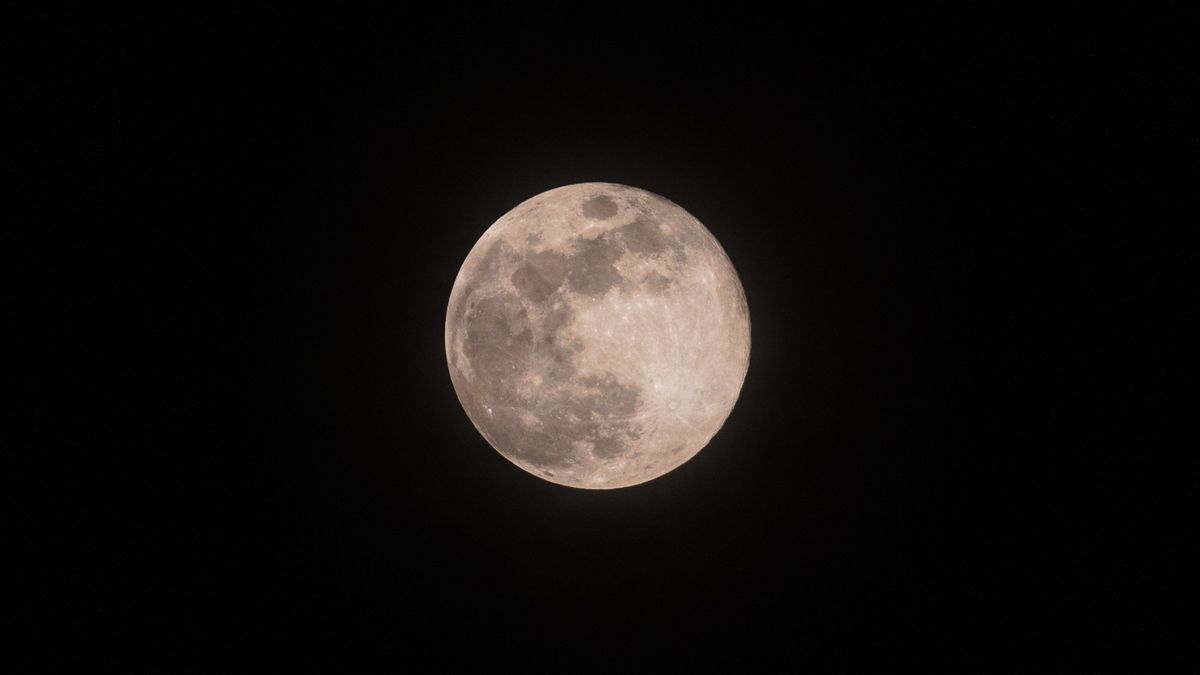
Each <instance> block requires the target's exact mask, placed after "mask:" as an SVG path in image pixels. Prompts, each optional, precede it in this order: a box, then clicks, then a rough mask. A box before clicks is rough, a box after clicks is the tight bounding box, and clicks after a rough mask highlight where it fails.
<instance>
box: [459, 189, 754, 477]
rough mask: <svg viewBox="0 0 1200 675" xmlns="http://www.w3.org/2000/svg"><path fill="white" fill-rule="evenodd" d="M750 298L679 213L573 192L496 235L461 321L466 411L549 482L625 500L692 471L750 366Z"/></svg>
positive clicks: (518, 211) (547, 195)
mask: <svg viewBox="0 0 1200 675" xmlns="http://www.w3.org/2000/svg"><path fill="white" fill-rule="evenodd" d="M749 355H750V318H749V311H748V309H747V306H746V297H745V293H744V292H743V290H742V285H741V282H740V281H739V280H738V277H737V273H736V272H735V271H734V269H733V265H732V264H731V263H730V261H729V258H728V257H727V256H726V254H725V251H724V250H723V249H722V248H721V246H720V244H718V243H717V241H716V239H715V238H713V236H712V234H711V233H709V231H708V230H707V229H706V228H705V227H704V226H703V225H702V224H700V222H699V221H697V220H696V219H695V218H694V217H692V216H691V215H690V214H689V213H687V212H686V211H684V210H683V209H682V208H680V207H679V206H676V205H675V204H673V203H671V202H670V201H668V200H666V199H664V198H662V197H660V196H658V195H655V194H652V193H649V192H646V191H644V190H639V189H637V188H632V187H628V186H624V185H617V184H613V183H583V184H579V185H568V186H565V187H561V188H557V189H554V190H550V191H547V192H543V193H542V194H540V195H537V196H536V197H533V198H531V199H529V200H527V201H525V202H523V203H521V204H520V205H518V206H517V207H516V208H514V209H513V210H511V211H509V212H508V213H507V214H505V215H504V216H503V217H501V218H500V220H498V221H496V223H495V224H493V225H492V226H491V227H490V228H489V229H488V230H487V231H486V232H485V233H484V234H483V236H482V237H481V238H480V239H479V241H478V242H477V243H476V244H475V246H474V248H472V249H471V252H470V253H469V254H468V255H467V259H466V261H465V262H464V263H463V266H462V269H461V270H459V273H458V277H457V279H455V282H454V289H453V291H452V292H451V295H450V305H449V308H448V311H447V314H446V358H447V361H448V364H449V368H450V377H451V380H452V381H453V383H454V388H455V391H456V392H457V393H458V397H459V401H460V402H461V403H462V405H463V408H464V409H465V410H466V412H467V415H468V416H469V417H470V418H471V421H472V422H473V423H474V424H475V426H476V428H477V429H479V431H480V433H482V434H483V436H484V438H486V439H487V440H488V442H489V443H491V445H492V447H494V448H495V449H496V450H497V451H499V452H500V453H501V454H502V455H504V456H505V457H507V458H508V459H509V460H511V461H512V462H513V463H515V464H516V465H517V466H519V467H521V468H522V469H525V470H526V471H528V472H530V473H532V474H534V475H537V476H540V477H542V478H545V479H546V480H549V481H552V482H555V483H559V484H562V485H569V486H572V487H579V488H616V487H624V486H628V485H636V484H638V483H642V482H645V481H648V480H651V479H653V478H657V477H658V476H661V475H663V474H665V473H667V472H669V471H671V470H672V469H674V468H676V467H678V466H679V465H681V464H683V463H684V462H686V461H687V460H689V459H691V458H692V457H693V456H694V455H695V454H696V453H697V452H699V451H700V450H701V449H702V448H703V447H704V446H705V445H707V444H708V442H709V440H710V439H711V438H712V437H713V435H714V434H716V432H717V431H718V430H719V429H720V428H721V426H722V425H723V424H724V423H725V419H726V418H727V417H728V415H729V413H730V411H731V410H732V409H733V406H734V403H735V402H736V401H737V397H738V394H739V392H740V391H741V387H742V382H743V381H744V379H745V375H746V370H747V367H748V365H749Z"/></svg>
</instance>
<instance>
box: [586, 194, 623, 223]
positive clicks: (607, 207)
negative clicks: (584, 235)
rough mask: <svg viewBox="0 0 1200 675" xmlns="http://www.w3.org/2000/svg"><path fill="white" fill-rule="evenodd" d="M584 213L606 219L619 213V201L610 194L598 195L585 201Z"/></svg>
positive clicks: (589, 216) (595, 217)
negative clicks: (615, 200) (614, 199)
mask: <svg viewBox="0 0 1200 675" xmlns="http://www.w3.org/2000/svg"><path fill="white" fill-rule="evenodd" d="M583 215H585V216H587V217H588V218H593V219H595V220H605V219H608V218H612V217H613V216H615V215H617V203H616V202H614V201H613V200H612V198H611V197H609V196H608V195H596V196H595V197H592V198H591V199H589V200H587V201H586V202H584V203H583Z"/></svg>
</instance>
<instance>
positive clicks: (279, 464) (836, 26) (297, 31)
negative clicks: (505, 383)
mask: <svg viewBox="0 0 1200 675" xmlns="http://www.w3.org/2000/svg"><path fill="white" fill-rule="evenodd" d="M902 18H903V19H907V20H908V21H909V22H911V23H913V24H915V26H916V29H910V28H905V29H904V30H901V29H899V23H898V21H899V20H900V19H902ZM1116 18H1117V19H1118V21H1116V22H1114V23H1115V24H1118V25H1120V26H1121V27H1120V28H1119V29H1115V28H1108V27H1106V28H1104V29H1101V28H1099V27H1093V26H1084V25H1080V24H1079V23H1078V21H1075V20H1066V21H1061V22H1059V21H1050V20H1047V19H1046V18H1045V17H1041V18H1039V19H1038V20H1036V21H1034V20H1028V21H1026V20H1021V19H1016V20H1013V19H1010V20H1008V21H1003V20H1001V18H999V17H968V16H948V15H944V14H939V15H938V16H937V17H913V16H905V17H900V16H883V17H874V18H873V19H872V21H871V22H870V25H867V22H866V20H865V18H864V17H855V18H854V19H853V20H835V19H831V18H827V17H817V16H813V15H798V16H782V15H781V16H768V15H755V14H747V15H738V14H732V13H729V12H726V11H718V10H713V9H692V10H689V11H687V12H684V13H682V14H673V15H663V16H653V15H650V14H647V13H646V12H645V11H644V10H637V11H634V10H623V9H618V8H611V9H604V8H589V9H572V8H565V7H559V8H558V9H556V10H555V11H554V12H553V13H543V14H528V15H517V14H513V13H511V12H509V11H508V10H505V9H499V8H497V9H490V10H480V11H475V10H467V9H462V10H446V11H442V12H437V13H436V14H435V13H424V14H421V15H419V16H418V15H416V14H413V13H411V12H409V11H405V10H400V9H396V10H393V11H390V12H386V11H385V12H379V13H370V14H366V13H365V14H363V15H357V16H349V15H345V14H342V15H337V16H334V15H325V14H310V15H296V14H280V15H267V16H261V15H255V16H251V15H248V14H244V13H242V14H239V13H231V14H220V15H217V14H210V15H204V16H201V15H192V14H187V13H183V12H180V13H178V14H170V15H167V14H160V15H141V14H139V15H122V16H115V15H108V14H104V15H97V16H71V17H63V16H50V15H43V16H41V17H40V18H39V19H38V22H39V26H40V27H41V28H43V29H45V36H46V37H45V38H44V43H43V47H49V49H45V50H44V51H43V53H44V54H47V56H46V57H45V58H46V59H47V61H48V63H49V65H50V72H52V73H53V76H52V77H48V78H46V79H44V80H39V81H38V82H37V83H35V86H34V88H33V90H32V91H33V92H34V93H33V94H32V95H31V98H33V99H37V100H40V101H50V102H51V103H52V104H53V106H54V107H55V108H56V109H57V111H58V112H59V113H63V112H65V113H66V114H65V115H63V117H62V119H63V122H62V123H61V125H60V127H59V130H58V132H57V133H58V134H60V135H61V136H63V137H66V138H71V139H75V140H74V141H73V143H74V150H75V151H76V152H73V153H71V154H70V155H53V156H47V155H48V153H45V154H43V156H42V158H41V161H42V162H44V163H45V164H46V165H47V167H48V168H50V169H52V170H53V171H55V172H57V173H56V174H55V175H56V177H55V178H54V179H53V180H52V181H47V182H46V184H44V185H42V186H41V187H44V188H46V193H47V200H48V201H47V208H48V209H55V210H56V211H55V212H56V213H61V214H62V215H63V218H62V220H61V221H60V222H61V223H64V224H67V225H64V226H63V228H62V230H61V232H62V238H61V240H60V241H59V243H58V244H57V247H58V248H57V249H54V251H55V252H53V253H51V254H48V255H47V257H46V260H45V261H43V262H46V264H49V265H55V264H57V265H61V269H60V273H59V274H57V275H54V274H51V275H48V278H49V279H51V280H52V281H51V282H49V284H48V285H47V288H46V292H51V291H54V290H68V291H69V293H67V294H66V297H68V298H69V299H68V300H66V301H65V302H64V303H63V304H62V305H61V307H62V310H61V311H62V313H63V314H64V315H66V316H68V317H69V320H68V321H67V323H69V324H70V325H71V326H72V327H73V329H72V330H71V331H69V332H67V333H65V334H59V335H58V336H57V338H56V339H55V341H54V342H53V346H55V347H56V348H57V349H59V350H60V353H61V354H63V355H64V356H62V358H60V359H58V360H55V361H53V362H52V363H53V364H61V366H54V365H52V366H51V368H52V369H53V368H55V367H58V368H60V369H61V370H62V371H63V372H61V373H59V374H62V375H66V376H68V377H70V378H71V381H72V382H73V383H74V384H73V387H72V388H71V390H70V391H71V396H73V397H75V398H76V400H75V402H76V403H77V404H78V405H79V409H80V410H81V411H82V412H80V413H79V414H78V415H77V416H72V417H69V418H68V419H67V420H66V421H65V422H62V423H61V424H60V426H63V427H67V428H71V429H72V430H77V431H81V432H82V433H83V436H84V437H85V440H82V441H78V442H77V443H75V444H73V445H72V446H71V448H70V449H71V450H74V451H77V454H78V457H77V458H73V459H72V460H71V464H72V468H73V469H75V470H74V471H71V472H70V473H69V474H67V477H66V479H65V481H64V482H61V483H58V489H59V490H62V493H63V494H64V498H63V499H62V502H63V503H65V504H66V505H67V509H68V511H69V513H70V520H69V521H68V527H67V528H66V529H64V530H63V533H62V534H61V537H62V539H63V540H64V541H66V543H68V544H69V545H70V546H71V547H72V548H73V550H74V551H75V554H74V555H73V556H72V557H69V558H67V559H66V562H65V563H64V564H63V566H62V572H61V574H62V577H61V579H60V583H59V585H60V587H62V588H66V589H67V591H68V596H67V597H68V601H67V602H65V603H63V604H62V605H61V607H62V610H61V612H59V615H58V619H59V620H60V621H61V622H62V624H61V625H63V626H64V627H65V628H64V631H63V633H62V634H63V635H65V636H67V638H68V639H67V640H66V646H64V647H63V648H62V650H61V651H62V653H63V654H65V655H68V656H69V657H71V658H73V659H78V660H80V661H82V662H84V663H92V664H94V663H108V664H112V665H116V664H130V663H140V662H143V661H144V662H145V663H149V664H152V665H153V666H156V667H163V668H167V669H174V668H183V667H185V666H188V665H195V664H225V665H228V664H230V663H243V664H244V663H247V662H245V661H241V660H240V659H242V658H244V657H255V658H258V657H261V658H264V659H268V660H272V659H277V658H278V659H283V658H286V659H289V660H291V659H298V660H300V661H301V662H303V663H307V664H309V665H311V666H313V667H315V668H317V669H321V668H322V667H323V666H328V667H333V666H334V664H344V663H345V661H346V660H348V659H359V658H366V659H370V660H374V659H376V658H383V659H385V660H389V661H391V662H392V663H394V664H397V666H398V667H399V666H402V665H405V664H412V663H414V661H415V660H417V659H424V658H435V659H439V660H443V661H451V662H453V661H456V660H459V659H467V658H473V657H476V656H483V657H484V658H487V659H489V660H490V661H491V662H492V663H493V664H495V663H497V662H510V663H514V664H527V665H546V664H549V665H559V666H563V665H568V664H571V665H580V664H586V665H606V666H614V667H620V668H625V667H630V666H634V665H637V664H640V663H644V661H642V659H643V658H644V657H646V656H654V657H657V658H660V659H662V660H663V661H665V662H668V663H676V664H677V663H679V662H680V660H691V659H697V660H703V661H707V660H708V659H709V658H710V657H717V656H725V657H728V658H730V659H733V661H732V663H743V662H744V663H752V662H758V661H759V660H760V659H761V660H764V662H765V660H774V659H779V658H782V659H784V662H786V663H794V664H797V665H804V664H817V665H821V664H824V665H832V666H835V667H836V666H845V665H846V664H848V663H852V662H855V661H857V660H858V659H860V658H862V657H864V656H879V657H883V658H884V659H886V660H889V661H892V662H893V663H913V664H916V663H921V664H928V663H934V664H937V663H941V664H944V665H950V666H954V665H957V666H966V667H974V668H978V667H991V666H997V665H1000V666H1003V667H1006V668H1007V667H1009V666H1012V667H1015V668H1016V669H1018V670H1020V669H1022V668H1036V667H1037V665H1038V664H1045V663H1046V661H1045V660H1044V659H1052V661H1051V662H1061V663H1075V662H1078V661H1079V660H1080V659H1098V660H1100V661H1102V662H1103V661H1104V660H1106V659H1108V658H1110V656H1111V655H1112V653H1113V652H1114V651H1116V650H1119V649H1121V648H1123V647H1124V646H1127V645H1129V644H1131V643H1137V642H1140V641H1142V640H1145V639H1148V638H1149V639H1159V640H1166V641H1168V642H1170V641H1171V640H1173V639H1175V635H1176V632H1175V631H1177V630H1178V628H1177V626H1176V624H1173V623H1171V622H1169V621H1168V620H1167V619H1166V618H1165V617H1167V616H1169V614H1168V613H1167V612H1166V611H1165V610H1162V611H1160V610H1157V609H1149V605H1146V604H1143V603H1145V602H1146V601H1148V600H1149V599H1153V598H1157V599H1159V600H1161V599H1167V600H1168V601H1169V596H1170V592H1169V589H1167V588H1165V584H1166V582H1165V581H1162V579H1164V578H1165V573H1166V572H1167V571H1169V569H1170V567H1171V565H1172V564H1181V563H1172V562H1171V561H1172V560H1174V559H1175V558H1174V555H1173V553H1172V552H1173V550H1174V549H1173V547H1174V546H1176V544H1174V543H1171V541H1172V540H1170V539H1160V538H1159V537H1158V535H1159V534H1160V533H1159V532H1157V531H1156V530H1155V529H1154V528H1153V527H1146V526H1144V524H1143V523H1141V522H1140V521H1139V518H1140V513H1141V510H1142V509H1143V508H1145V507H1146V506H1147V503H1146V502H1144V501H1142V499H1141V498H1140V497H1137V496H1135V494H1136V492H1135V491H1134V489H1133V487H1132V486H1133V485H1134V484H1137V483H1139V482H1140V481H1142V480H1143V479H1145V478H1146V476H1147V475H1148V473H1147V472H1149V471H1151V470H1150V469H1146V468H1145V465H1143V464H1142V463H1141V462H1140V461H1138V459H1139V458H1144V457H1146V456H1147V454H1152V453H1153V452H1155V451H1156V450H1157V449H1158V448H1160V447H1162V446H1164V445H1166V444H1167V442H1168V433H1167V431H1166V429H1165V427H1164V426H1163V425H1162V424H1161V422H1163V421H1165V420H1167V419H1169V418H1171V417H1172V416H1173V414H1174V413H1173V410H1174V407H1173V406H1177V405H1178V404H1172V403H1171V402H1170V400H1171V399H1170V397H1168V395H1167V394H1166V393H1165V391H1166V390H1165V389H1164V387H1163V386H1162V383H1163V382H1164V381H1166V380H1169V379H1171V378H1173V377H1175V375H1173V373H1174V368H1175V363H1174V361H1172V360H1171V358H1170V357H1168V356H1167V354H1166V351H1165V346H1164V343H1165V342H1166V341H1169V340H1170V339H1172V338H1171V337H1170V336H1169V334H1167V335H1166V336H1165V337H1164V334H1163V333H1159V332H1157V329H1156V328H1155V326H1156V324H1157V322H1159V321H1160V320H1161V319H1162V318H1163V317H1164V316H1170V317H1172V318H1174V319H1182V318H1185V317H1186V316H1188V315H1190V314H1192V313H1194V309H1189V308H1188V307H1187V306H1179V305H1172V304H1170V303H1168V302H1167V301H1166V300H1165V299H1161V298H1160V294H1161V293H1162V292H1163V291H1165V290H1166V288H1167V287H1169V286H1171V284H1170V282H1169V281H1168V276H1169V275H1170V274H1171V273H1172V270H1174V269H1178V268H1180V267H1181V266H1182V264H1183V260H1184V259H1185V255H1186V254H1185V252H1184V251H1182V250H1179V249H1176V248H1174V247H1171V248H1167V247H1165V246H1164V245H1165V244H1166V242H1167V235H1166V234H1163V230H1162V229H1161V226H1162V225H1164V224H1170V222H1171V221H1172V218H1173V216H1172V215H1171V214H1172V213H1173V212H1174V211H1173V209H1175V208H1177V206H1178V205H1180V204H1182V203H1183V202H1184V198H1183V197H1181V196H1179V195H1178V192H1179V191H1181V189H1182V190H1187V189H1189V188H1193V187H1194V183H1195V179H1196V173H1195V168H1196V165H1195V162H1194V157H1195V150H1196V143H1197V140H1196V139H1197V136H1196V135H1195V132H1194V127H1193V126H1191V125H1192V123H1193V122H1194V120H1193V119H1190V118H1189V115H1188V114H1187V113H1188V111H1189V110H1192V108H1191V107H1190V106H1191V104H1192V99H1191V98H1189V97H1185V96H1183V95H1182V94H1180V93H1178V91H1177V90H1175V89H1173V88H1172V87H1171V85H1172V84H1173V83H1174V81H1175V80H1177V79H1179V78H1180V77H1181V75H1183V74H1184V71H1183V68H1184V65H1183V63H1184V61H1183V60H1182V59H1180V58H1176V57H1178V56H1181V54H1178V53H1176V52H1175V51H1173V50H1175V49H1176V46H1175V44H1176V43H1173V42H1172V41H1171V38H1170V37H1169V36H1168V34H1165V33H1159V32H1157V31H1156V30H1154V29H1150V28H1146V27H1139V26H1138V25H1137V22H1136V21H1128V22H1126V21H1124V18H1122V17H1116ZM935 19H936V20H935ZM943 22H944V24H945V26H946V28H942V27H941V26H942V25H943ZM905 25H906V26H907V25H908V24H907V23H906V24H905ZM1151 44H1153V45H1155V47H1156V49H1157V50H1158V52H1155V54H1154V57H1153V58H1152V57H1150V56H1148V52H1147V51H1146V49H1147V45H1151ZM1179 52H1182V50H1179ZM1160 56H1162V57H1164V58H1162V59H1161V60H1159V59H1158V58H1157V57H1160ZM1188 128H1191V129H1193V130H1192V131H1188ZM584 181H611V182H619V183H625V184H628V185H633V186H637V187H640V188H644V189H647V190H650V191H652V192H656V193H658V194H661V195H663V196H665V197H667V198H669V199H671V200H672V201H674V202H676V203H678V204H680V205H681V206H683V207H684V208H686V209H687V210H689V211H690V212H691V213H692V214H694V215H695V216H696V217H697V218H699V219H700V220H701V221H702V222H703V223H705V225H706V226H707V227H708V228H709V229H710V230H711V231H712V232H713V234H714V235H715V236H716V237H717V239H718V240H719V241H720V242H721V243H722V245H723V246H724V247H725V249H726V251H727V252H728V254H729V256H730V258H731V259H732V261H733V263H734V265H735V267H736V268H737V270H738V272H739V274H740V276H741V279H742V283H743V284H744V286H745V290H746V295H747V297H748V301H749V306H750V312H751V319H752V323H753V348H752V354H751V363H750V370H749V374H748V377H747V379H746V383H745V387H744V389H743V391H742V395H741V398H740V399H739V401H738V404H737V407H736V408H735V409H734V411H733V413H732V415H731V416H730V418H729V420H728V422H727V424H726V425H725V427H724V428H723V429H722V431H721V432H720V433H719V434H718V435H717V436H716V437H715V438H714V439H713V441H712V443H711V444H710V445H709V446H708V447H707V448H706V449H705V450H703V451H702V452H701V453H700V454H699V455H697V456H696V457H695V458H694V459H693V460H691V461H690V462H689V463H687V464H686V465H684V466H683V467H681V468H680V469H678V470H676V471H674V472H672V473H670V474H668V475H666V476H663V477H662V478H660V479H657V480H654V481H652V482H650V483H647V484H643V485H640V486H636V487H633V488H627V489H622V490H617V491H611V492H610V491H599V492H592V491H580V490H573V489H569V488H564V487H561V486H557V485H554V484H551V483H547V482H544V481H541V480H539V479H537V478H535V477H533V476H531V475H528V474H526V473H524V472H522V471H520V470H518V469H517V468H516V467H514V466H513V465H511V464H510V463H509V462H508V461H507V460H505V459H504V458H502V457H501V456H500V455H499V454H498V453H496V452H495V451H494V450H492V449H491V448H490V447H489V446H488V444H487V443H486V442H485V441H484V439H483V438H482V437H481V436H480V435H479V434H478V433H477V432H476V430H475V429H474V428H473V427H472V425H471V423H470V421H469V420H468V419H467V417H466V415H465V414H464V412H463V410H462V409H461V407H460V405H459V403H458V401H457V399H456V396H455V393H454V390H453V388H452V386H451V383H450V379H449V376H448V372H447V368H446V363H445V356H444V347H443V327H444V320H445V309H446V304H447V301H448V298H449V293H450V288H451V285H452V283H453V281H454V278H455V275H456V273H457V271H458V267H459V265H460V264H461V263H462V261H463V259H464V258H465V256H466V254H467V252H468V250H469V249H470V247H471V246H472V245H473V244H474V243H475V241H476V239H477V238H478V237H479V235H480V234H481V233H482V232H483V231H484V230H485V229H486V228H487V227H488V226H489V225H490V224H491V223H492V222H493V221H494V220H495V219H497V218H498V217H499V216H500V215H502V214H503V213H504V212H505V211H507V210H508V209H510V208H511V207H513V206H515V205H516V204H517V203H519V202H521V201H522V200H524V199H526V198H528V197H531V196H533V195H535V194H537V193H539V192H542V191H544V190H547V189H550V188H553V187H557V186H560V185H565V184H570V183H576V182H584ZM64 188H65V189H64ZM63 192H66V197H67V198H62V196H61V195H62V194H63ZM55 195H59V198H57V199H56V198H55ZM1189 199H1190V198H1189ZM57 210H61V211H57ZM1176 220H1178V219H1176ZM68 227H69V228H70V229H69V230H68V229H67V228H68ZM54 232H56V233H57V232H59V231H58V230H55V231H54ZM68 232H70V233H71V234H69V235H68V234H67V233H68ZM56 236H57V235H56ZM60 254H61V255H60ZM71 256H78V257H80V258H82V259H86V260H87V262H88V264H86V265H74V264H69V263H67V262H63V261H66V260H69V259H71V260H73V259H74V258H73V257H71ZM1193 307H1194V306H1193ZM82 336H86V339H83V337H82ZM1160 469H1161V467H1160ZM1160 469H1154V470H1160ZM1192 494H1194V489H1193V492H1192ZM84 495H86V498H85V497H84ZM1169 498H1170V497H1169V496H1168V495H1163V494H1160V496H1159V497H1158V499H1160V500H1165V499H1169ZM1178 602H1179V603H1182V601H1178ZM334 669H335V670H336V669H337V668H334Z"/></svg>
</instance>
